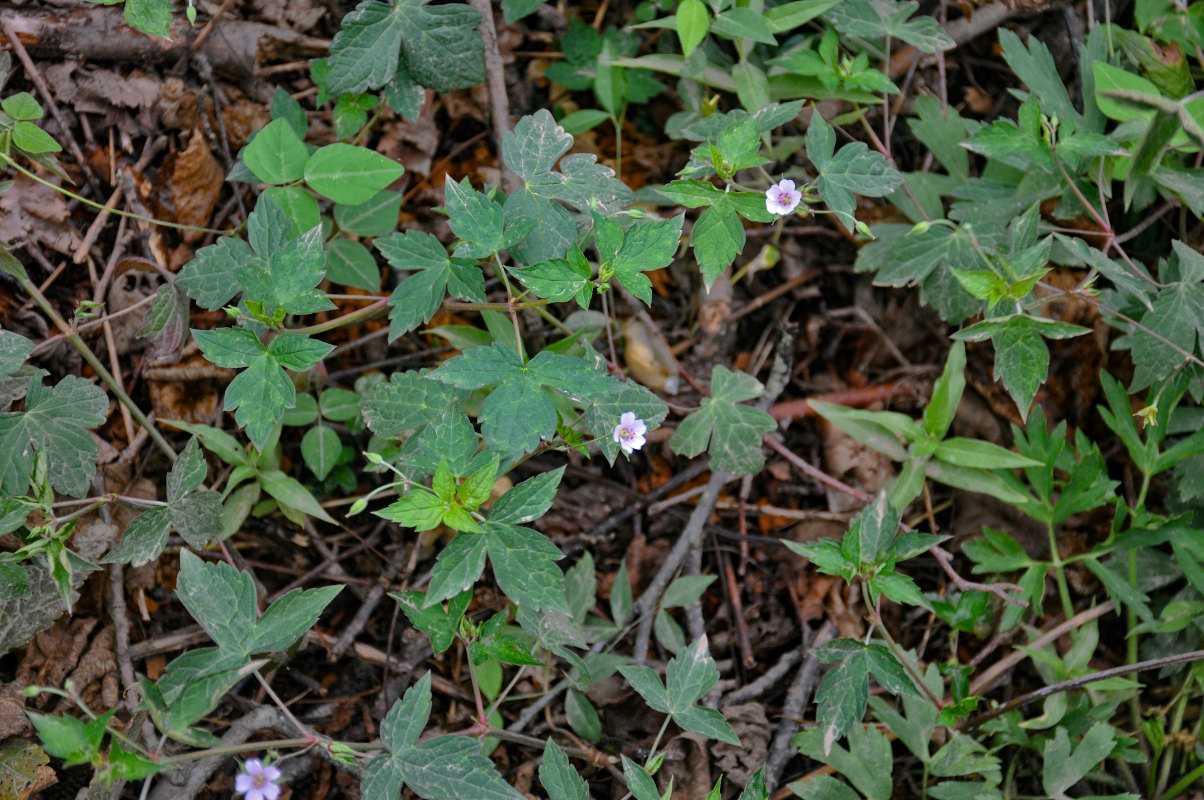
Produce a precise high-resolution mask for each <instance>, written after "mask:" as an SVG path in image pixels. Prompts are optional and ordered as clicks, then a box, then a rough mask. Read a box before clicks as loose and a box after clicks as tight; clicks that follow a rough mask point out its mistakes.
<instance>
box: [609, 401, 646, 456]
mask: <svg viewBox="0 0 1204 800" xmlns="http://www.w3.org/2000/svg"><path fill="white" fill-rule="evenodd" d="M647 432H648V426H647V425H645V424H644V420H642V419H636V416H635V412H633V411H628V412H627V413H625V414H624V415H623V416H621V417H619V424H618V425H616V426H615V436H614V439H615V441H616V442H618V443H619V447H621V448H623V452H624V453H626V454H627V455H631V452H632V451H633V450H639V449H640V448H641V447H643V446H644V444H645V443H646V442H647V441H648V440H647V439H645V438H644V434H645V433H647Z"/></svg>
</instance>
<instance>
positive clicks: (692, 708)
mask: <svg viewBox="0 0 1204 800" xmlns="http://www.w3.org/2000/svg"><path fill="white" fill-rule="evenodd" d="M619 672H621V673H623V677H624V678H626V679H627V681H628V682H629V683H630V684H631V686H632V688H633V689H635V690H636V691H637V692H639V693H640V696H641V697H643V698H644V701H645V702H647V703H648V705H649V706H651V707H652V708H653V709H655V710H657V711H661V712H663V713H666V714H669V715H670V716H671V717H673V719H674V721H676V722H677V724H678V725H680V726H681V727H683V728H685V729H686V730H689V731H693V732H695V733H701V734H703V735H704V736H708V737H710V738H712V739H718V740H720V741H723V742H727V743H728V744H734V745H736V746H737V747H738V746H739V745H740V737H738V736H736V732H735V731H733V730H732V727H731V725H729V724H728V723H727V720H725V719H724V718H723V715H722V714H720V713H719V712H718V711H716V710H715V709H713V708H705V707H702V706H697V705H695V703H697V702H698V701H699V699H701V698H702V696H703V695H704V694H706V693H707V692H708V691H710V689H711V687H712V686H714V685H715V683H716V682H717V681H718V680H719V669H718V668H717V667H716V666H715V659H713V658H711V654H710V651H709V650H708V649H707V638H706V637H705V636H703V637H702V638H700V639H699V640H698V641H696V642H695V643H694V644H692V645H690V646H689V647H686V648H684V649H682V651H681V652H680V653H678V654H677V655H676V656H674V658H673V660H672V661H670V662H669V666H668V668H667V669H666V670H665V683H664V685H662V684H661V679H660V678H659V677H658V676H657V674H656V673H655V672H654V671H653V670H651V669H649V668H648V667H633V666H624V667H619Z"/></svg>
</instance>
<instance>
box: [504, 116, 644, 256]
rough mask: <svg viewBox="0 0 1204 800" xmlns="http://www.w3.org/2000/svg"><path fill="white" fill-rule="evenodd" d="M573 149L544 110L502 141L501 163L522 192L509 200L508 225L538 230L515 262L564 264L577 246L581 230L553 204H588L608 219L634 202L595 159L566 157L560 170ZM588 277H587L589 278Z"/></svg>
mask: <svg viewBox="0 0 1204 800" xmlns="http://www.w3.org/2000/svg"><path fill="white" fill-rule="evenodd" d="M572 146H573V137H572V136H571V135H569V134H568V133H566V132H565V130H564V128H562V127H560V126H559V125H558V124H556V121H555V120H554V119H553V118H552V115H551V114H550V113H549V112H548V111H547V110H546V109H541V110H540V111H537V112H536V113H535V114H532V115H530V116H526V117H523V118H522V119H521V120H519V121H518V123H517V124H516V125H515V126H514V130H512V131H507V132H506V133H505V134H504V135H503V138H502V157H503V159H504V160H505V162H506V166H507V167H509V168H510V169H512V170H514V172H515V173H517V174H518V176H519V178H521V179H522V181H523V186H522V188H520V189H519V190H517V191H516V192H513V193H512V194H511V195H510V197H509V198H507V200H506V204H505V215H506V219H507V220H517V219H522V218H530V219H534V220H537V224H536V226H535V229H534V230H533V231H532V232H531V234H530V235H529V236H528V237H527V238H526V239H524V240H523V241H522V242H521V243H520V244H518V245H516V246H515V247H514V248H513V254H514V257H515V258H517V259H518V260H520V261H523V262H525V263H528V264H533V263H537V262H541V261H547V260H548V259H551V258H561V257H563V256H564V254H565V252H566V251H567V249H568V248H569V246H570V245H571V244H572V243H573V242H574V241H575V239H576V235H577V226H576V224H575V223H574V222H573V219H572V217H571V216H570V215H569V214H568V212H566V211H565V210H564V208H562V207H561V206H559V205H557V204H556V203H553V202H551V201H552V200H560V201H561V202H564V203H567V204H569V205H571V206H573V207H574V208H576V209H577V210H579V211H582V212H584V211H587V210H588V209H589V208H590V203H591V201H593V202H594V203H596V205H597V208H598V209H599V210H601V211H603V212H604V213H613V212H615V211H618V210H619V209H620V208H621V207H622V206H625V205H628V204H629V203H631V202H632V201H633V200H634V196H633V195H632V193H631V190H630V189H628V188H627V186H626V184H624V183H623V182H622V181H619V180H617V179H615V177H614V172H613V171H612V170H611V169H610V168H609V167H605V166H602V165H601V164H597V163H596V161H595V159H594V157H593V156H585V157H584V158H583V157H582V154H577V155H574V156H568V157H566V158H565V159H564V161H563V163H562V165H561V169H562V170H563V171H561V172H557V171H556V170H555V166H556V162H557V161H560V160H561V156H563V155H564V154H565V153H567V152H568V150H569V148H570V147H572ZM587 277H588V276H587Z"/></svg>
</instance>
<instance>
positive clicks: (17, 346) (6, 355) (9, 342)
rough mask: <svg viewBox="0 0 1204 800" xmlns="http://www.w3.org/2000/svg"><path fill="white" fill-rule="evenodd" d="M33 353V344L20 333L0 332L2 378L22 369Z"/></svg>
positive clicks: (0, 374)
mask: <svg viewBox="0 0 1204 800" xmlns="http://www.w3.org/2000/svg"><path fill="white" fill-rule="evenodd" d="M32 352H33V342H31V341H30V340H28V339H26V338H25V337H24V336H22V335H21V334H19V333H13V332H12V331H3V330H0V377H5V376H8V375H12V374H13V373H14V372H16V371H17V370H18V369H20V367H21V365H22V364H24V363H25V359H27V358H29V354H30V353H32Z"/></svg>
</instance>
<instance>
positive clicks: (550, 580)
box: [485, 520, 569, 614]
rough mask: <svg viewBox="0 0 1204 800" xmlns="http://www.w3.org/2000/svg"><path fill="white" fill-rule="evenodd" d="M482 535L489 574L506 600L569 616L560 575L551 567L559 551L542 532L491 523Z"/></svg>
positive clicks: (492, 521)
mask: <svg viewBox="0 0 1204 800" xmlns="http://www.w3.org/2000/svg"><path fill="white" fill-rule="evenodd" d="M485 534H486V541H485V547H486V550H487V552H488V553H489V563H491V564H492V565H493V575H494V577H495V578H497V582H498V586H500V587H501V588H502V591H503V592H505V594H506V596H507V597H509V598H510V599H511V600H513V601H514V602H515V603H516V604H517V605H519V606H520V607H521V606H526V607H529V608H533V609H537V610H540V611H543V610H551V611H559V612H561V613H564V614H568V613H569V607H568V603H567V602H566V600H565V592H564V574H563V573H562V572H561V571H560V568H559V567H557V566H556V564H555V562H556V561H559V560H560V559H561V558H564V553H562V552H560V548H558V547H556V545H554V544H552V542H551V541H549V540H548V538H547V537H546V536H544V535H543V534H542V533H536V532H535V531H533V530H531V529H530V528H524V527H521V526H519V525H509V524H507V523H504V522H495V521H494V520H489V521H488V522H487V523H486V524H485Z"/></svg>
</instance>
